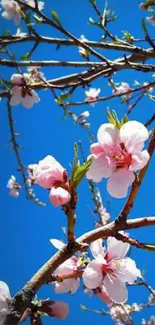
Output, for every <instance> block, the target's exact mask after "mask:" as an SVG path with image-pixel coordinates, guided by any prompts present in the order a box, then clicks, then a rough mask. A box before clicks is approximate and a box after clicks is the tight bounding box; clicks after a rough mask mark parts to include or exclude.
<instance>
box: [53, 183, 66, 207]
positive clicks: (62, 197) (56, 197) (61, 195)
mask: <svg viewBox="0 0 155 325" xmlns="http://www.w3.org/2000/svg"><path fill="white" fill-rule="evenodd" d="M49 200H50V202H51V203H52V204H53V205H54V206H55V207H58V206H59V205H63V204H66V203H68V202H69V201H70V200H71V195H70V193H69V192H68V191H66V190H65V189H64V188H62V187H57V188H54V187H52V188H51V190H50V194H49Z"/></svg>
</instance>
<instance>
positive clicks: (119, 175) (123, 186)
mask: <svg viewBox="0 0 155 325" xmlns="http://www.w3.org/2000/svg"><path fill="white" fill-rule="evenodd" d="M134 180H135V175H134V174H133V172H131V171H129V170H127V169H124V168H120V169H118V170H116V172H114V173H113V174H112V175H111V176H110V178H109V179H108V182H107V190H108V192H109V194H110V195H111V196H113V197H115V198H118V199H121V198H124V197H126V195H127V191H128V187H129V186H130V185H131V184H132V183H133V182H134Z"/></svg>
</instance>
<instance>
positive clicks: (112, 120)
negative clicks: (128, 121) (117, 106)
mask: <svg viewBox="0 0 155 325" xmlns="http://www.w3.org/2000/svg"><path fill="white" fill-rule="evenodd" d="M107 119H108V121H109V123H111V124H113V125H115V120H114V118H113V117H112V115H111V113H110V110H109V109H107Z"/></svg>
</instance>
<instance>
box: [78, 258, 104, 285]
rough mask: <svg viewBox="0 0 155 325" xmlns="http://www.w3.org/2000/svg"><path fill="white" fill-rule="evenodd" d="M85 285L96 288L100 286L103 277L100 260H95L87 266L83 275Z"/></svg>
mask: <svg viewBox="0 0 155 325" xmlns="http://www.w3.org/2000/svg"><path fill="white" fill-rule="evenodd" d="M82 278H83V282H84V285H85V286H86V287H87V288H88V289H95V288H97V287H100V285H101V283H102V279H103V275H102V263H101V262H100V261H99V260H93V261H92V262H90V263H89V264H88V265H87V267H86V268H85V270H84V272H83V275H82Z"/></svg>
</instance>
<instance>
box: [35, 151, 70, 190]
mask: <svg viewBox="0 0 155 325" xmlns="http://www.w3.org/2000/svg"><path fill="white" fill-rule="evenodd" d="M34 166H35V168H34V170H33V176H34V179H35V181H36V183H37V184H39V185H40V186H42V187H44V188H48V189H50V188H51V187H52V186H53V184H54V183H55V182H62V183H64V171H65V169H64V168H63V167H62V166H61V165H60V164H59V162H58V161H57V160H56V159H55V158H54V157H52V156H50V155H48V156H47V157H45V158H44V159H43V160H41V161H39V163H38V165H37V167H36V165H34ZM65 179H66V177H65Z"/></svg>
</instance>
